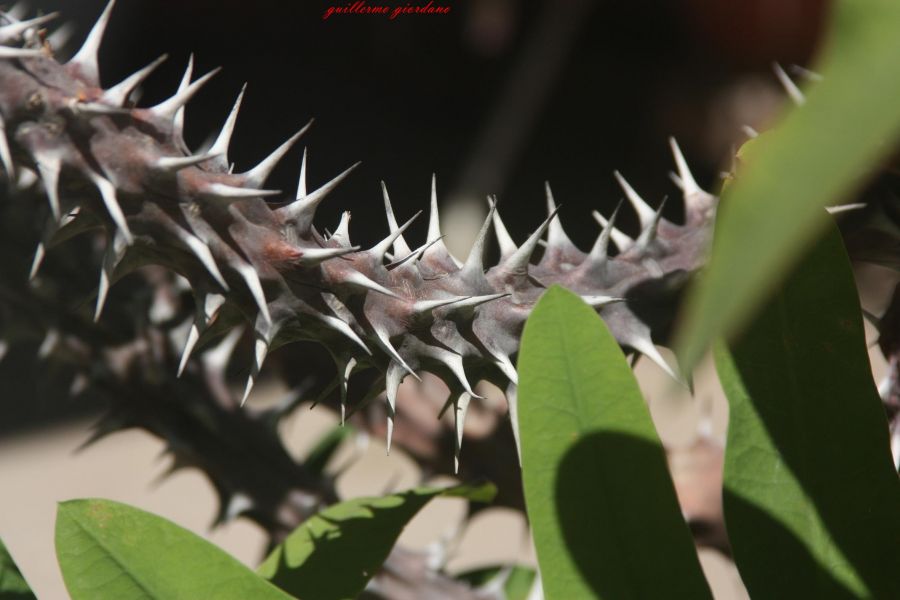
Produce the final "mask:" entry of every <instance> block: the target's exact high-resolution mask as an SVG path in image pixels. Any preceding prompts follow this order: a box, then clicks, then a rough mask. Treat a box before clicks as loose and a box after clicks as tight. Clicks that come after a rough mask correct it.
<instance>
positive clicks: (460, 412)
mask: <svg viewBox="0 0 900 600" xmlns="http://www.w3.org/2000/svg"><path fill="white" fill-rule="evenodd" d="M471 400H472V396H471V394H470V393H468V392H467V393H463V394H460V395H459V397H458V398H457V399H456V400H454V401H453V430H454V432H455V434H456V436H455V440H454V442H455V443H454V448H453V473H459V455H460V453H461V452H462V442H463V433H464V432H465V429H466V413H468V412H469V402H470V401H471Z"/></svg>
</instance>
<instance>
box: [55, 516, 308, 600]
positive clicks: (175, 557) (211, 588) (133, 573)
mask: <svg viewBox="0 0 900 600" xmlns="http://www.w3.org/2000/svg"><path fill="white" fill-rule="evenodd" d="M56 555H57V558H58V560H59V566H60V567H61V569H62V574H63V579H64V580H65V582H66V587H67V588H68V590H69V594H70V595H71V596H72V600H82V599H84V600H105V599H107V598H108V599H110V600H132V599H135V600H136V599H143V598H153V599H159V600H180V599H184V600H196V599H197V598H216V599H217V600H218V599H223V600H228V599H234V600H245V599H247V598H254V599H259V600H268V599H272V600H275V599H287V598H290V596H288V595H287V594H285V593H284V592H282V591H281V590H279V589H278V588H276V587H274V586H273V585H272V584H270V583H269V582H267V581H266V580H264V579H262V578H261V577H259V576H257V575H256V574H255V573H254V572H253V571H252V570H250V569H248V568H247V567H245V566H244V565H242V564H241V563H240V562H238V561H237V560H236V559H234V558H232V557H231V556H229V555H228V554H226V553H225V552H223V551H222V550H221V549H219V548H218V547H216V546H214V545H213V544H211V543H209V542H207V541H206V540H204V539H203V538H201V537H199V536H197V535H194V534H193V533H191V532H190V531H187V530H186V529H183V528H181V527H179V526H178V525H175V524H174V523H172V522H170V521H167V520H166V519H163V518H162V517H158V516H156V515H152V514H150V513H147V512H144V511H142V510H139V509H137V508H134V507H132V506H128V505H126V504H120V503H118V502H112V501H110V500H97V499H88V500H70V501H68V502H63V503H61V504H60V505H59V508H58V510H57V514H56Z"/></svg>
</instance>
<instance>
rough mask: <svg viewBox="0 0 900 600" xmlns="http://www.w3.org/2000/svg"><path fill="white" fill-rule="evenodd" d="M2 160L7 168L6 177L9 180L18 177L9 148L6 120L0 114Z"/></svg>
mask: <svg viewBox="0 0 900 600" xmlns="http://www.w3.org/2000/svg"><path fill="white" fill-rule="evenodd" d="M0 161H2V162H3V168H4V169H5V170H6V178H7V179H8V180H9V181H14V180H15V179H16V166H15V165H16V163H14V162H13V159H12V152H11V151H10V149H9V138H7V137H6V121H4V120H3V116H2V115H0Z"/></svg>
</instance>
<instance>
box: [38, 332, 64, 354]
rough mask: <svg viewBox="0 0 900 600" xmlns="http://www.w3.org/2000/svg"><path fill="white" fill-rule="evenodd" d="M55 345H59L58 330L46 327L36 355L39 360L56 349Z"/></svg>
mask: <svg viewBox="0 0 900 600" xmlns="http://www.w3.org/2000/svg"><path fill="white" fill-rule="evenodd" d="M57 345H59V330H57V329H48V330H47V333H46V334H45V335H44V339H43V340H41V345H40V346H38V350H37V357H38V358H39V359H41V360H43V359H45V358H47V357H48V356H50V354H52V353H53V351H54V350H56V346H57Z"/></svg>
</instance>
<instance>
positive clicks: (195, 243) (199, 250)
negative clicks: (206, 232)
mask: <svg viewBox="0 0 900 600" xmlns="http://www.w3.org/2000/svg"><path fill="white" fill-rule="evenodd" d="M185 233H186V235H185V236H184V238H183V239H184V243H185V244H186V245H187V247H188V248H190V250H191V252H192V253H193V254H194V256H196V257H197V260H199V261H200V263H201V264H202V265H203V267H204V268H205V269H206V270H207V272H209V274H210V275H212V278H213V279H215V280H216V283H218V284H219V285H220V286H222V289H224V290H226V291H227V290H228V283H226V282H225V278H224V277H223V276H222V272H221V271H220V270H219V266H218V265H217V264H216V259H215V258H214V257H213V255H212V252H210V251H209V246H207V245H206V244H204V243H203V242H202V241H200V238H198V237H197V236H195V235H192V234H190V233H187V232H185Z"/></svg>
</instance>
